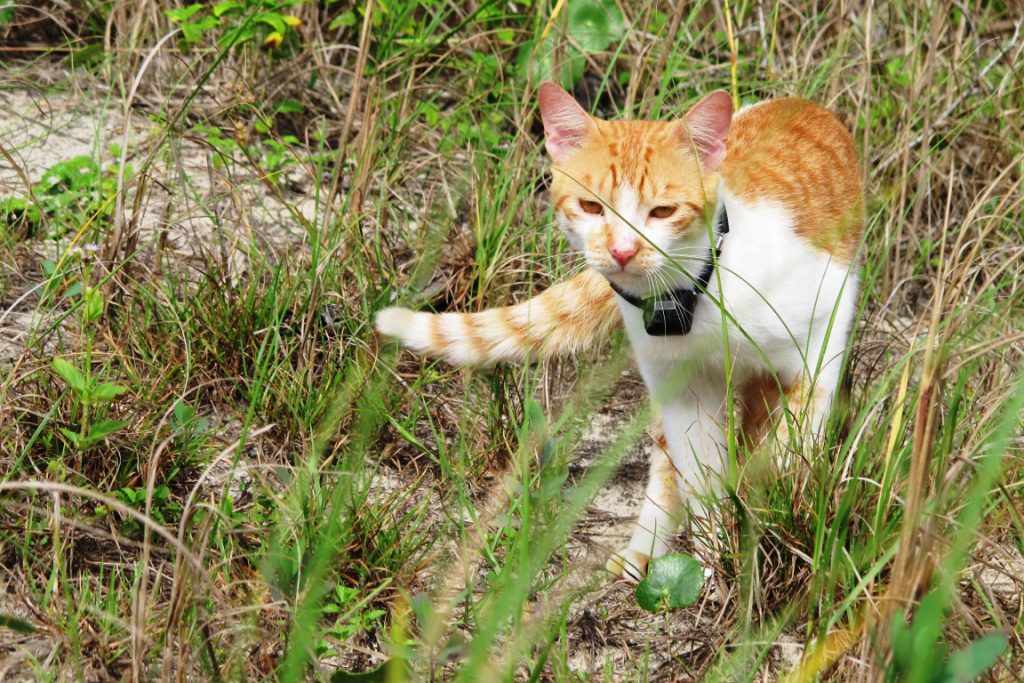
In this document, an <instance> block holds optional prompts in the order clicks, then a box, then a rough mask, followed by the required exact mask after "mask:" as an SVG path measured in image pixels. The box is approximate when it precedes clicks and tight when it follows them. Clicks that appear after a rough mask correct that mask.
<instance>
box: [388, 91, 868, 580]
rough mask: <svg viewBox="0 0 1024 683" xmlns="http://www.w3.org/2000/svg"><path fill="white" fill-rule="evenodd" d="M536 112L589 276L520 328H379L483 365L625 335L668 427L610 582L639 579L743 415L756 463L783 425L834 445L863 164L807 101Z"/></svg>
mask: <svg viewBox="0 0 1024 683" xmlns="http://www.w3.org/2000/svg"><path fill="white" fill-rule="evenodd" d="M539 107H540V113H541V118H542V119H543V122H544V134H545V144H546V147H547V151H548V154H549V155H550V157H551V160H552V162H553V178H552V182H551V196H552V198H553V201H554V208H555V215H556V218H557V221H558V224H559V226H560V227H561V229H562V230H563V231H564V233H565V235H566V237H567V238H568V241H569V242H570V243H571V244H572V246H573V247H574V248H576V249H578V250H579V251H581V252H582V253H583V254H584V256H585V258H586V262H587V265H588V266H590V267H589V269H588V270H585V271H584V272H583V273H582V274H580V275H578V276H576V277H574V278H572V279H570V280H567V281H565V282H562V283H559V284H556V285H554V286H552V287H550V288H549V289H548V290H546V291H545V292H543V293H542V294H540V295H538V296H536V297H534V298H532V299H530V300H528V301H525V302H523V303H520V304H518V305H515V306H509V307H506V308H498V309H491V310H487V311H483V312H479V313H470V314H460V313H443V314H431V313H416V312H412V311H409V310H407V309H402V308H389V309H386V310H383V311H381V312H380V313H379V314H378V316H377V328H378V330H379V331H380V332H382V333H384V334H386V335H389V336H391V337H396V338H398V339H400V340H401V341H402V342H403V343H404V344H405V345H407V346H408V347H410V348H412V349H415V350H416V351H419V352H421V353H424V354H428V355H431V356H438V357H442V358H445V359H446V360H448V361H449V362H451V363H454V364H463V365H485V364H491V363H495V362H499V361H523V360H525V359H527V358H536V357H537V356H538V355H545V354H547V355H550V354H555V353H566V352H573V351H576V350H579V349H581V348H583V347H586V346H589V345H592V344H593V343H595V342H598V341H600V340H602V339H605V338H606V337H607V336H608V333H609V332H610V331H612V330H613V329H614V328H615V327H616V326H617V325H618V324H619V322H620V321H621V322H622V323H624V324H625V328H626V332H627V335H628V337H629V341H630V344H631V346H632V349H633V353H634V354H635V356H636V362H637V365H638V367H639V370H640V373H641V375H642V376H643V378H644V381H645V382H646V384H647V387H648V389H649V391H650V394H651V398H652V401H653V402H654V407H655V409H656V412H657V414H658V415H660V417H659V419H658V421H657V423H656V425H655V427H654V429H653V430H652V431H653V434H652V436H653V437H654V443H655V448H654V452H653V456H652V462H651V474H650V478H649V482H648V485H647V490H646V496H645V500H644V502H643V506H642V508H641V510H640V515H639V519H638V521H637V525H636V527H635V530H634V532H633V535H632V538H631V540H630V542H629V545H628V547H626V548H624V549H622V550H620V551H618V552H617V553H615V555H613V556H612V559H611V560H610V561H609V565H608V566H609V569H610V570H612V571H613V572H615V573H617V574H622V573H628V574H630V575H633V576H636V575H639V574H641V573H643V572H644V571H646V567H647V564H648V562H649V560H650V559H651V558H653V557H657V556H659V555H661V554H663V553H665V552H666V550H667V549H668V539H669V538H670V537H671V535H672V534H673V533H674V531H675V529H676V527H677V526H678V523H679V521H680V520H681V519H682V518H683V513H684V511H685V510H686V509H689V510H690V512H691V513H692V514H701V508H700V506H699V505H698V504H696V501H695V499H694V494H695V493H698V492H702V491H704V492H707V491H714V490H715V489H714V483H715V479H716V474H717V475H720V474H721V473H723V472H724V471H725V470H724V468H725V467H726V466H727V462H728V458H727V445H726V444H727V438H726V431H727V429H726V426H727V424H728V422H729V420H728V418H729V415H728V412H727V411H728V410H730V408H731V409H732V410H733V411H734V415H735V417H736V420H735V424H737V425H738V429H739V433H740V435H741V437H742V438H743V439H745V440H746V441H747V442H748V443H756V442H757V441H758V440H760V439H761V437H762V436H763V435H764V434H766V433H767V432H768V431H770V427H771V425H772V421H773V420H774V421H775V422H776V424H777V425H778V428H777V431H778V432H779V433H780V434H785V433H786V431H785V430H786V429H788V427H789V426H792V425H801V426H802V429H803V430H804V433H806V434H810V435H816V434H818V433H819V431H820V429H821V427H822V423H823V420H824V418H825V417H826V416H827V414H828V410H829V408H830V405H831V402H832V397H833V394H834V393H835V391H836V386H837V384H838V381H839V374H840V371H841V368H842V360H843V353H844V350H845V348H846V342H847V336H848V334H849V328H850V325H851V321H852V318H853V314H854V309H855V303H856V298H857V268H856V265H855V259H854V257H855V253H856V251H857V247H858V245H859V243H860V239H861V232H862V229H863V222H864V221H863V208H862V194H861V183H860V178H859V176H858V172H857V157H856V151H855V149H854V145H853V141H852V139H851V138H850V135H849V133H848V132H847V131H846V130H845V128H844V127H843V125H842V124H841V123H840V122H839V121H838V120H837V119H836V118H835V117H834V116H833V115H832V114H831V113H829V112H828V111H827V110H826V109H824V108H822V107H820V106H818V105H816V104H814V103H812V102H808V101H806V100H801V99H794V98H785V99H778V100H771V101H766V102H761V103H759V104H756V105H753V106H748V107H746V108H744V109H742V110H740V111H739V112H737V113H736V114H735V115H734V114H733V110H732V102H731V99H730V97H729V95H728V94H726V93H725V92H721V91H719V92H714V93H711V94H710V95H707V96H706V97H704V98H703V99H702V100H701V101H700V102H698V103H697V104H696V105H695V106H694V107H693V108H692V109H691V110H690V111H689V112H688V113H687V114H686V115H685V116H684V117H683V118H682V119H680V120H676V121H666V122H659V121H604V120H600V119H597V118H594V117H592V116H590V115H589V114H587V112H586V111H584V110H583V109H582V108H581V107H580V106H579V105H578V104H577V103H576V101H575V100H573V98H572V97H571V96H570V95H569V94H568V93H566V92H565V91H564V90H562V89H561V88H559V87H558V86H556V85H554V84H552V83H544V84H543V85H541V87H540V92H539ZM730 383H731V388H732V389H733V392H732V394H733V401H732V402H731V405H730V402H729V400H728V393H729V392H728V389H729V388H730ZM684 503H688V505H685V504H684Z"/></svg>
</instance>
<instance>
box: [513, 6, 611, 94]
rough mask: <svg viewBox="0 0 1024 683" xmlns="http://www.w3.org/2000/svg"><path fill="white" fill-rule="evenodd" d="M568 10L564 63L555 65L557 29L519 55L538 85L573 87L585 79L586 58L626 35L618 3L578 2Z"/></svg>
mask: <svg viewBox="0 0 1024 683" xmlns="http://www.w3.org/2000/svg"><path fill="white" fill-rule="evenodd" d="M567 11H568V12H569V16H568V20H567V21H566V26H565V37H566V38H567V39H568V45H566V46H565V48H564V51H563V52H562V59H563V61H564V64H561V65H559V64H555V55H556V53H557V50H556V47H557V44H556V38H555V36H556V34H555V31H553V30H550V31H548V33H547V34H546V35H542V36H541V37H540V39H538V40H536V41H531V42H528V43H526V45H525V46H524V47H523V49H522V51H521V52H520V53H519V69H520V72H521V73H522V74H523V75H528V76H532V77H533V81H534V82H539V81H542V80H553V81H559V82H561V84H562V85H563V86H565V87H566V88H571V87H572V86H573V85H575V84H576V82H577V81H579V79H580V77H581V76H583V70H584V69H585V67H586V62H587V58H586V55H587V54H589V53H594V52H601V51H603V50H606V49H608V46H609V45H611V44H612V43H614V42H615V41H617V40H619V39H621V38H622V36H623V35H625V33H626V23H625V20H624V19H623V18H622V12H621V10H619V6H618V4H617V3H616V2H615V0H577V1H576V2H572V3H569V7H568V9H567Z"/></svg>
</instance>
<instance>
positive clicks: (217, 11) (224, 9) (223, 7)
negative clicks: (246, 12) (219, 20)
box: [213, 0, 242, 17]
mask: <svg viewBox="0 0 1024 683" xmlns="http://www.w3.org/2000/svg"><path fill="white" fill-rule="evenodd" d="M239 9H242V5H241V4H240V3H238V2H235V1H234V0H227V2H218V3H217V4H216V5H214V6H213V16H215V17H221V16H223V15H225V14H227V13H228V12H234V11H235V10H239Z"/></svg>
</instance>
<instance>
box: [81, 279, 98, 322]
mask: <svg viewBox="0 0 1024 683" xmlns="http://www.w3.org/2000/svg"><path fill="white" fill-rule="evenodd" d="M82 301H83V303H84V306H83V308H82V320H83V321H85V322H87V323H91V322H95V321H96V320H99V319H100V316H101V315H103V294H101V293H100V290H99V289H97V288H95V287H86V289H85V292H84V293H83V294H82Z"/></svg>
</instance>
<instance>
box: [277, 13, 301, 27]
mask: <svg viewBox="0 0 1024 683" xmlns="http://www.w3.org/2000/svg"><path fill="white" fill-rule="evenodd" d="M281 19H282V20H284V23H286V24H288V25H289V26H291V27H292V28H295V27H296V26H302V19H299V18H298V17H297V16H295V15H294V14H286V15H284V16H283V17H281Z"/></svg>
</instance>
